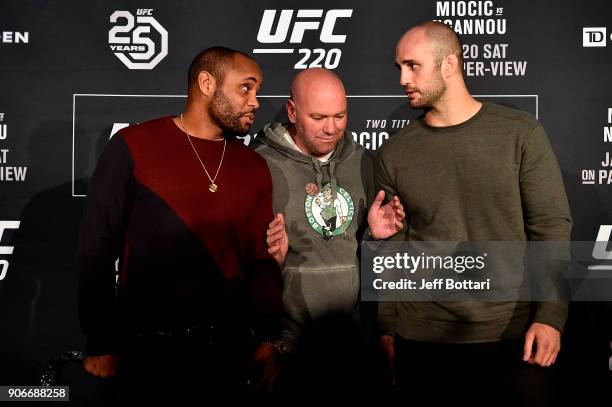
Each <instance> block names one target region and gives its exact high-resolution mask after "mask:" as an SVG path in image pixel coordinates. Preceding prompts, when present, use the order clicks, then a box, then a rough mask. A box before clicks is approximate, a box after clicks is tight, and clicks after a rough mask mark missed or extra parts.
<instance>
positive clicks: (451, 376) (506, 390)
mask: <svg viewBox="0 0 612 407" xmlns="http://www.w3.org/2000/svg"><path fill="white" fill-rule="evenodd" d="M522 355H523V340H522V338H521V339H515V340H506V341H501V342H494V343H478V344H438V343H424V342H416V341H411V340H406V339H403V338H401V337H397V336H396V337H395V357H396V374H397V378H398V389H397V390H398V392H397V397H399V398H401V399H402V400H404V401H409V400H413V401H420V402H423V403H428V404H431V403H433V404H431V405H436V404H439V403H452V404H453V405H461V404H463V403H465V404H466V405H488V406H500V405H501V406H532V405H533V406H538V407H544V406H552V405H553V404H556V403H557V402H558V400H555V399H554V396H555V394H556V393H557V391H558V389H556V388H555V382H556V380H555V378H556V370H555V369H554V368H542V367H538V366H535V365H529V364H527V363H525V362H523V361H522ZM459 403H461V404H459Z"/></svg>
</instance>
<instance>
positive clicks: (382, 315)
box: [374, 153, 408, 336]
mask: <svg viewBox="0 0 612 407" xmlns="http://www.w3.org/2000/svg"><path fill="white" fill-rule="evenodd" d="M381 189H382V190H384V191H385V194H386V201H387V202H388V201H389V200H390V199H393V195H397V187H396V186H395V181H394V180H393V179H392V177H391V176H390V174H389V171H388V169H387V166H386V165H385V162H384V156H383V154H382V153H379V154H378V155H377V156H376V161H375V164H374V190H375V191H376V193H378V191H380V190H381ZM406 230H407V228H404V229H403V230H401V231H400V232H399V233H397V234H395V235H394V236H392V237H391V238H390V240H407V238H408V236H407V235H406V233H405V231H406ZM396 321H397V303H396V302H395V301H381V302H379V303H378V333H379V335H390V336H393V335H395V324H396Z"/></svg>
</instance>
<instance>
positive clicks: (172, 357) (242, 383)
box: [114, 335, 252, 404]
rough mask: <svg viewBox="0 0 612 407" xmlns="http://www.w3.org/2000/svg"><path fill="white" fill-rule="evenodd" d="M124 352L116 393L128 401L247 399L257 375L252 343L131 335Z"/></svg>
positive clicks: (116, 379) (116, 382)
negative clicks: (255, 374) (251, 363)
mask: <svg viewBox="0 0 612 407" xmlns="http://www.w3.org/2000/svg"><path fill="white" fill-rule="evenodd" d="M124 345H125V346H124V350H123V351H122V353H121V355H120V364H119V372H118V376H117V377H116V378H115V386H114V387H115V388H116V397H117V398H118V399H120V400H122V401H123V400H125V401H143V400H156V401H159V400H166V401H168V400H174V401H177V400H180V401H198V402H200V403H204V404H206V402H207V401H212V400H213V399H215V400H217V399H219V397H221V399H223V400H227V401H229V400H242V399H243V398H245V397H247V394H248V391H249V388H248V385H247V381H248V379H249V376H250V375H251V373H252V372H251V365H250V362H251V355H252V347H251V344H250V343H249V342H247V341H243V340H240V341H238V340H232V339H226V340H223V341H214V342H212V341H210V340H209V338H208V337H201V336H198V335H196V336H193V337H188V338H187V337H181V336H177V337H163V336H144V337H133V338H130V339H129V340H128V341H127V342H126V343H125V344H124Z"/></svg>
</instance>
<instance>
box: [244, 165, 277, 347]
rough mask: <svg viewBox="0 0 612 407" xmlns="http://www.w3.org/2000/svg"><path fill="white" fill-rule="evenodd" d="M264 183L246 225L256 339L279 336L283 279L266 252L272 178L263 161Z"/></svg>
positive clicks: (270, 211) (270, 338)
mask: <svg viewBox="0 0 612 407" xmlns="http://www.w3.org/2000/svg"><path fill="white" fill-rule="evenodd" d="M262 178H263V187H262V188H261V189H260V191H259V194H258V196H257V197H256V199H257V201H256V202H257V204H256V207H255V211H254V213H253V214H252V216H251V219H250V225H249V238H250V241H251V242H252V243H251V244H250V247H251V248H252V252H251V259H252V260H251V262H250V264H251V270H250V273H249V276H248V286H249V287H248V290H249V303H250V305H251V321H252V326H253V330H254V332H255V337H256V338H257V339H258V340H277V339H279V338H280V331H281V316H282V308H283V305H282V290H283V280H282V276H281V273H280V269H279V267H278V265H277V264H276V260H274V258H273V257H272V256H271V255H270V254H269V253H268V245H267V243H266V232H267V230H268V224H269V223H270V222H271V221H272V219H273V218H274V213H273V210H272V178H271V176H270V171H269V170H268V167H267V165H266V164H265V163H264V171H263V174H262Z"/></svg>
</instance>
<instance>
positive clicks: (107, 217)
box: [78, 134, 134, 355]
mask: <svg viewBox="0 0 612 407" xmlns="http://www.w3.org/2000/svg"><path fill="white" fill-rule="evenodd" d="M133 172H134V166H133V162H132V158H131V155H130V152H129V149H128V146H127V144H126V143H125V141H124V139H123V137H122V136H121V135H120V134H117V135H115V136H114V137H113V138H112V139H111V140H110V141H109V143H108V144H107V145H106V147H105V149H104V152H103V153H102V156H101V157H100V159H99V161H98V164H97V166H96V169H95V171H94V174H93V177H92V179H91V181H90V184H89V189H88V193H87V202H86V205H85V212H84V214H83V218H82V222H81V230H80V240H79V251H78V274H79V317H80V321H81V326H82V328H83V330H84V332H85V333H86V334H87V342H86V346H85V353H86V354H87V355H103V354H110V353H115V352H116V351H117V346H118V315H117V312H118V311H117V301H116V272H115V262H116V261H117V259H118V258H119V257H120V255H121V253H122V250H123V246H124V239H125V234H126V217H127V215H128V210H129V206H130V202H131V190H132V185H133Z"/></svg>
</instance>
